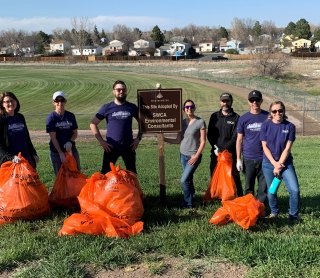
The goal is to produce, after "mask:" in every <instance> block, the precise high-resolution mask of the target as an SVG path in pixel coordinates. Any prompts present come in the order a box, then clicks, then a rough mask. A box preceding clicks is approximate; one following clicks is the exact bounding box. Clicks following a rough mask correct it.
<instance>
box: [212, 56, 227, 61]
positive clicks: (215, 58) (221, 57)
mask: <svg viewBox="0 0 320 278" xmlns="http://www.w3.org/2000/svg"><path fill="white" fill-rule="evenodd" d="M227 60H228V58H227V57H224V56H221V55H218V56H213V57H212V61H227Z"/></svg>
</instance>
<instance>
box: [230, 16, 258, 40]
mask: <svg viewBox="0 0 320 278" xmlns="http://www.w3.org/2000/svg"><path fill="white" fill-rule="evenodd" d="M253 26H254V20H252V19H250V18H246V19H239V18H237V17H235V18H234V19H233V20H232V23H231V36H232V38H233V39H234V40H237V41H239V42H242V43H243V44H246V45H250V44H251V41H250V35H251V33H252V29H253Z"/></svg>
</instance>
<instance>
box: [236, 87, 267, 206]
mask: <svg viewBox="0 0 320 278" xmlns="http://www.w3.org/2000/svg"><path fill="white" fill-rule="evenodd" d="M262 102H263V99H262V94H261V92H260V91H258V90H253V91H251V92H250V93H249V95H248V103H249V106H250V111H249V112H246V113H245V114H243V115H242V116H241V117H240V118H239V121H238V124H237V142H236V153H237V169H238V171H239V172H240V171H242V170H243V171H244V174H245V189H244V193H245V194H249V193H252V194H253V195H255V192H254V186H255V182H256V179H257V180H258V191H257V198H258V199H259V201H260V202H263V203H264V202H265V201H266V198H267V184H266V181H265V178H264V175H263V172H262V157H263V150H262V145H261V141H260V130H261V126H262V123H263V122H265V121H266V120H267V118H268V112H267V111H265V110H262V109H261V104H262ZM241 154H242V157H243V163H242V160H241Z"/></svg>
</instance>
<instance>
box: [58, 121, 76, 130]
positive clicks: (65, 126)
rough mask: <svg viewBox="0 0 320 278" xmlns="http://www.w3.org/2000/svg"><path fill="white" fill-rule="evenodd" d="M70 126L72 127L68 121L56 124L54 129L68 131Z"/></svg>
mask: <svg viewBox="0 0 320 278" xmlns="http://www.w3.org/2000/svg"><path fill="white" fill-rule="evenodd" d="M71 126H72V123H71V122H69V121H62V122H58V123H56V127H57V128H59V129H70V127H71Z"/></svg>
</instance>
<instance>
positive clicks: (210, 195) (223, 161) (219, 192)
mask: <svg viewBox="0 0 320 278" xmlns="http://www.w3.org/2000/svg"><path fill="white" fill-rule="evenodd" d="M236 192H237V190H236V185H235V182H234V180H233V177H232V154H231V153H230V152H228V151H227V150H224V151H223V152H220V153H218V163H217V166H216V168H215V169H214V172H213V174H212V177H211V180H210V183H209V186H208V189H207V191H206V193H205V195H204V196H203V200H204V201H205V202H210V201H212V200H213V199H221V200H222V201H225V200H232V199H234V198H235V197H237V193H236Z"/></svg>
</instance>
